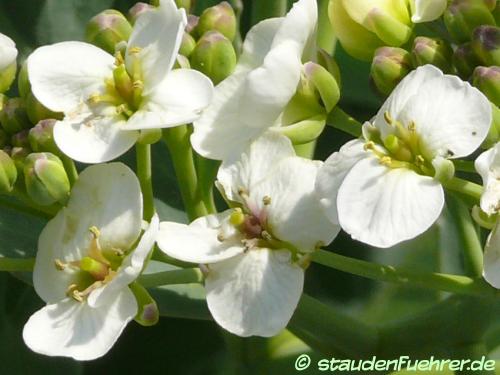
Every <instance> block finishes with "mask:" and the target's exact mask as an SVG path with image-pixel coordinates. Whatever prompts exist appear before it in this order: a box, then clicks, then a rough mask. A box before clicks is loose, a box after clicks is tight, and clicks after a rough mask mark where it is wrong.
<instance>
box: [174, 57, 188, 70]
mask: <svg viewBox="0 0 500 375" xmlns="http://www.w3.org/2000/svg"><path fill="white" fill-rule="evenodd" d="M189 68H191V64H190V63H189V59H188V58H187V57H186V56H184V55H177V57H176V58H175V63H174V69H189Z"/></svg>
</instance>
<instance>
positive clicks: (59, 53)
mask: <svg viewBox="0 0 500 375" xmlns="http://www.w3.org/2000/svg"><path fill="white" fill-rule="evenodd" d="M113 63H114V57H113V56H111V55H110V54H108V53H107V52H105V51H103V50H102V49H100V48H97V47H95V46H93V45H91V44H88V43H83V42H62V43H56V44H53V45H50V46H44V47H40V48H37V49H36V50H35V51H34V52H33V53H32V54H31V55H30V56H29V57H28V74H29V79H30V82H31V89H32V91H33V94H34V95H35V97H36V98H37V99H38V100H39V101H40V102H41V103H42V104H43V105H44V106H46V107H47V108H49V109H51V110H52V111H55V112H66V113H67V112H71V111H73V110H74V109H76V108H78V107H79V106H80V105H81V104H82V103H83V102H85V101H86V100H87V99H88V97H89V96H90V95H91V94H95V93H102V92H104V88H105V86H104V80H105V79H108V78H112V77H113Z"/></svg>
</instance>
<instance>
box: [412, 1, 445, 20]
mask: <svg viewBox="0 0 500 375" xmlns="http://www.w3.org/2000/svg"><path fill="white" fill-rule="evenodd" d="M446 5H447V1H446V0H413V8H414V10H413V15H412V17H411V21H412V22H413V23H421V22H430V21H434V20H436V19H438V18H439V17H441V15H442V14H443V13H444V11H445V9H446Z"/></svg>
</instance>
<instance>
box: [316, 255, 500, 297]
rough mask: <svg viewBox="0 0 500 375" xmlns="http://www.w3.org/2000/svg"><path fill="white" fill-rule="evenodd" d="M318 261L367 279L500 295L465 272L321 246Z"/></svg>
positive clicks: (473, 293)
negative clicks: (423, 268)
mask: <svg viewBox="0 0 500 375" xmlns="http://www.w3.org/2000/svg"><path fill="white" fill-rule="evenodd" d="M312 260H313V261H314V262H315V263H318V264H322V265H324V266H327V267H330V268H334V269H337V270H339V271H343V272H348V273H351V274H353V275H357V276H361V277H366V278H368V279H373V280H380V281H388V282H391V283H396V284H401V285H407V286H419V287H424V288H429V289H434V290H441V291H446V292H452V293H459V294H467V295H476V296H489V297H495V296H498V295H499V292H497V290H496V289H494V288H492V287H491V286H489V285H488V284H487V283H486V282H485V281H484V280H483V279H473V278H470V277H466V276H459V275H448V274H444V273H435V272H432V273H429V272H418V271H414V270H409V269H405V268H396V267H393V266H387V265H382V264H376V263H371V262H367V261H364V260H359V259H354V258H349V257H346V256H343V255H339V254H335V253H332V252H329V251H325V250H319V251H317V252H315V253H314V254H313V256H312Z"/></svg>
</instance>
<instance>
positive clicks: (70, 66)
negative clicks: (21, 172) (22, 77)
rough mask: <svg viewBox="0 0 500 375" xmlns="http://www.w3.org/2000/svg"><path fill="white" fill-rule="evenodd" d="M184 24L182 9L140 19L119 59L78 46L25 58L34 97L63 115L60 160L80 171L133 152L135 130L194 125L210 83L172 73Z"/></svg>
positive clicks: (164, 7)
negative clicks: (80, 165)
mask: <svg viewBox="0 0 500 375" xmlns="http://www.w3.org/2000/svg"><path fill="white" fill-rule="evenodd" d="M186 22H187V21H186V14H185V12H184V10H183V9H177V7H176V6H175V3H174V1H173V0H162V1H161V5H160V7H158V8H156V9H153V10H150V11H147V12H145V13H144V14H142V15H141V16H140V17H139V18H138V20H137V21H136V23H135V25H134V29H133V31H132V35H131V36H130V39H129V41H128V45H127V47H126V50H125V52H124V55H125V56H124V57H123V56H122V55H117V57H116V59H115V57H113V56H112V55H110V54H108V53H107V52H105V51H103V50H101V49H99V48H97V47H95V46H93V45H90V44H87V43H82V42H62V43H57V44H54V45H51V46H45V47H41V48H38V49H37V50H35V51H34V52H33V53H32V54H31V55H30V56H29V58H28V74H29V79H30V82H31V86H32V90H33V93H34V95H35V96H36V98H37V99H38V100H39V101H40V102H41V103H42V104H43V105H45V106H46V107H47V108H49V109H51V110H53V111H55V112H63V113H64V115H65V116H64V119H63V120H62V121H59V122H57V123H56V125H55V127H54V138H55V141H56V143H57V145H58V146H59V148H60V149H61V150H62V151H63V152H64V153H65V154H66V155H68V156H69V157H71V158H73V159H75V160H78V161H81V162H85V163H99V162H104V161H109V160H111V159H114V158H116V157H117V156H120V155H121V154H123V153H124V152H125V151H127V150H128V149H129V148H130V147H132V145H133V144H134V143H135V142H136V140H137V138H138V136H139V132H138V131H137V130H136V129H148V128H163V127H170V126H176V125H180V124H184V123H189V122H192V121H193V120H195V119H196V118H198V117H199V115H200V112H201V111H202V110H203V109H204V108H205V107H206V106H207V105H208V104H209V102H210V100H211V98H212V93H213V85H212V83H211V81H210V80H209V79H208V78H207V77H206V76H204V75H203V74H201V73H200V72H197V71H195V70H191V69H174V70H172V68H173V66H174V63H175V61H176V57H177V54H178V51H179V48H180V44H181V41H182V35H183V33H184V28H185V26H186ZM124 130H128V131H124Z"/></svg>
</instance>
